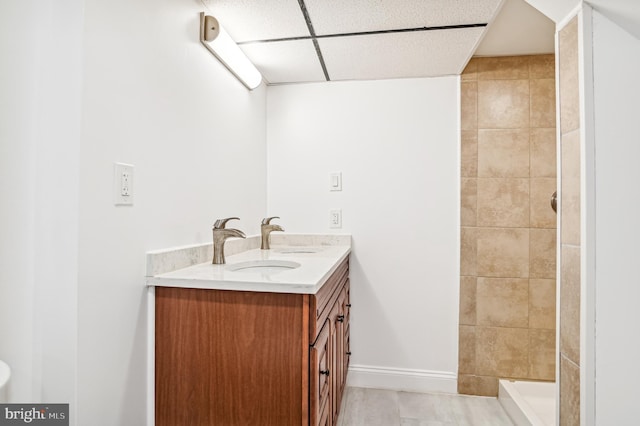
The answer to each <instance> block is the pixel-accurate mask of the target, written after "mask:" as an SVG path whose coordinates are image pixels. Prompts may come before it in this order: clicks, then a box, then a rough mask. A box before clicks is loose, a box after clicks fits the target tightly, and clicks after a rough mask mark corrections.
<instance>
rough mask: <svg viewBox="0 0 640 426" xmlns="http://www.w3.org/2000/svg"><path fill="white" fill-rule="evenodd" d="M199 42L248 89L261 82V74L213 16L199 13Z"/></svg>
mask: <svg viewBox="0 0 640 426" xmlns="http://www.w3.org/2000/svg"><path fill="white" fill-rule="evenodd" d="M200 42H201V43H202V44H204V46H205V47H206V48H207V49H209V51H210V52H211V53H213V55H214V56H215V57H216V58H218V59H219V60H220V62H222V63H223V64H224V66H225V67H227V69H228V70H229V71H231V73H232V74H233V75H235V76H236V78H237V79H238V80H240V81H241V82H242V84H244V85H245V86H247V88H248V89H249V90H253V89H255V88H256V87H258V86H259V85H260V82H262V74H260V71H258V69H257V68H256V67H255V66H254V65H253V64H252V63H251V61H250V60H249V58H247V56H246V55H245V54H244V52H243V51H242V50H241V49H240V48H239V47H238V45H237V44H236V43H235V42H234V41H233V40H232V39H231V37H230V36H229V34H228V33H227V32H226V31H225V30H224V28H222V27H221V26H220V23H219V22H218V20H217V19H216V18H214V17H213V16H209V15H205V14H204V12H201V13H200Z"/></svg>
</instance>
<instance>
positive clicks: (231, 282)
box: [146, 238, 351, 294]
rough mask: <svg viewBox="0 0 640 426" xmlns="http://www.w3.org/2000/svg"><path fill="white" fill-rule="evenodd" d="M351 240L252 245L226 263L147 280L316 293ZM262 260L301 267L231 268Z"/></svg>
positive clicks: (201, 286)
mask: <svg viewBox="0 0 640 426" xmlns="http://www.w3.org/2000/svg"><path fill="white" fill-rule="evenodd" d="M347 241H348V243H345V241H344V240H342V241H335V242H334V244H333V245H300V244H299V241H296V242H295V244H293V245H273V243H272V248H271V249H270V250H260V249H259V248H252V249H249V250H246V251H242V252H240V253H237V254H232V255H227V256H226V264H225V265H213V264H211V261H210V260H209V261H207V262H205V263H199V264H196V265H193V266H188V267H186V268H181V269H177V270H174V271H170V272H164V273H160V274H155V275H152V276H147V279H146V283H147V285H149V286H156V287H183V288H198V289H211V290H236V291H259V292H272V293H298V294H315V293H317V292H318V290H319V289H320V287H322V285H323V284H324V283H325V282H326V280H327V279H328V278H329V277H330V276H331V274H332V273H333V272H334V271H335V270H336V269H337V267H338V266H339V265H340V263H341V262H342V261H343V260H344V259H346V258H347V256H348V255H349V253H350V251H351V244H350V238H348V239H347ZM282 242H284V243H286V242H287V241H282ZM311 242H316V241H311ZM260 260H275V261H290V262H296V263H299V264H300V267H298V268H295V269H279V270H277V271H274V272H266V273H265V272H260V271H261V270H262V269H261V268H258V269H248V270H238V271H232V270H230V269H231V268H233V267H234V265H235V264H238V263H242V262H250V261H260Z"/></svg>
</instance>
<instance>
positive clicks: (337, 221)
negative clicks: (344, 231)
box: [329, 209, 342, 229]
mask: <svg viewBox="0 0 640 426" xmlns="http://www.w3.org/2000/svg"><path fill="white" fill-rule="evenodd" d="M329 228H333V229H337V228H342V210H340V209H333V210H329Z"/></svg>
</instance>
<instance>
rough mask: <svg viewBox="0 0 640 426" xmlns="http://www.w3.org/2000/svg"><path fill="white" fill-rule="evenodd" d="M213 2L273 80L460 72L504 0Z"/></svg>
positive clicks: (210, 2)
mask: <svg viewBox="0 0 640 426" xmlns="http://www.w3.org/2000/svg"><path fill="white" fill-rule="evenodd" d="M505 1H507V2H514V1H523V0H349V1H344V0H268V1H265V0H207V1H206V5H207V7H208V8H209V9H210V12H211V13H212V14H213V15H214V16H215V17H216V18H217V19H219V20H220V22H221V23H222V25H223V26H224V27H225V28H226V30H227V31H228V32H229V34H230V35H231V37H232V38H233V39H234V40H235V41H236V42H237V43H238V45H239V46H240V47H241V49H242V50H243V51H244V52H245V54H246V55H247V56H248V57H249V59H250V60H251V61H252V62H253V63H254V64H255V65H256V67H257V68H258V69H259V70H260V72H261V73H262V74H263V76H264V78H265V80H266V81H267V82H268V83H269V84H287V83H299V82H316V81H329V80H333V81H337V80H372V79H388V78H413V77H434V76H442V75H458V74H460V72H461V71H462V69H463V68H464V66H465V65H466V63H467V62H468V60H469V59H470V58H471V56H472V55H473V54H474V52H475V50H476V49H477V48H478V45H479V44H480V42H481V40H482V39H483V37H484V36H485V33H486V32H487V28H488V27H490V26H491V23H492V22H493V20H494V18H495V17H496V16H497V15H498V13H499V12H500V9H501V8H502V6H503V3H504V2H505Z"/></svg>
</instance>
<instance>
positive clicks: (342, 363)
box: [331, 281, 349, 422]
mask: <svg viewBox="0 0 640 426" xmlns="http://www.w3.org/2000/svg"><path fill="white" fill-rule="evenodd" d="M347 288H348V281H347V284H346V285H345V287H343V288H342V289H341V290H340V295H339V296H338V300H337V301H336V304H335V307H334V311H333V315H332V316H331V320H332V321H333V325H334V327H333V333H334V335H333V341H334V346H333V350H334V352H333V359H334V370H335V372H336V374H335V376H334V381H333V410H334V411H333V414H334V421H336V422H337V417H338V414H339V411H340V402H341V401H342V395H343V392H344V384H345V380H346V377H347V359H346V353H347V348H346V344H347V340H346V339H345V333H346V332H347V329H348V320H349V316H348V311H347V310H348V307H347V304H348V301H347V295H348V294H347Z"/></svg>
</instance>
